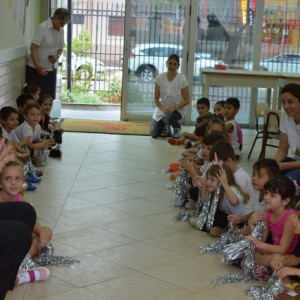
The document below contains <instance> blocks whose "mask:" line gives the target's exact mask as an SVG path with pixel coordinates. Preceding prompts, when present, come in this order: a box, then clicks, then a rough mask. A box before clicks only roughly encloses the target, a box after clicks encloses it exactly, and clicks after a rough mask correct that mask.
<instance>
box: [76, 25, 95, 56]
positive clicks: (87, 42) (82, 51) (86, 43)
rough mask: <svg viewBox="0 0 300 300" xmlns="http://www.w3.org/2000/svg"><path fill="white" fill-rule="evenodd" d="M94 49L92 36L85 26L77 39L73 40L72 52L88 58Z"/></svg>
mask: <svg viewBox="0 0 300 300" xmlns="http://www.w3.org/2000/svg"><path fill="white" fill-rule="evenodd" d="M92 48H93V44H92V36H91V35H90V33H89V32H88V30H87V29H86V28H85V27H84V26H83V27H82V28H81V31H80V33H79V34H78V36H77V37H75V38H73V40H72V51H73V52H74V53H75V54H76V55H77V56H83V57H85V56H87V54H88V52H89V51H91V50H92Z"/></svg>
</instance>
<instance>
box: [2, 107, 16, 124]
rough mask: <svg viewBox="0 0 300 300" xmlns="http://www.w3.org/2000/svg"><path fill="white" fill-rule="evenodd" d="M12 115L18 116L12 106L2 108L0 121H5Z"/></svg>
mask: <svg viewBox="0 0 300 300" xmlns="http://www.w3.org/2000/svg"><path fill="white" fill-rule="evenodd" d="M12 113H15V114H17V115H19V112H18V111H17V110H16V109H15V108H14V107H12V106H4V107H2V108H1V110H0V119H1V121H2V120H4V121H6V120H7V119H8V118H9V116H10V115H11V114H12Z"/></svg>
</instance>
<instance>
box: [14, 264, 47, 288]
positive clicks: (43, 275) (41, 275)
mask: <svg viewBox="0 0 300 300" xmlns="http://www.w3.org/2000/svg"><path fill="white" fill-rule="evenodd" d="M49 276H50V270H49V269H47V268H45V267H38V268H34V269H31V270H21V271H19V273H18V274H17V281H16V285H20V284H23V283H28V282H36V281H44V280H46V279H48V278H49Z"/></svg>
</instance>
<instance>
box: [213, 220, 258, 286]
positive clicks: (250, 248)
mask: <svg viewBox="0 0 300 300" xmlns="http://www.w3.org/2000/svg"><path fill="white" fill-rule="evenodd" d="M255 229H256V230H254V231H253V233H252V234H251V235H252V236H255V237H262V235H263V232H264V224H263V222H262V221H259V222H257V227H256V228H255ZM241 259H243V260H242V262H241V267H242V269H243V271H242V272H239V273H235V274H228V275H223V276H219V277H217V278H215V279H214V280H213V282H212V285H213V286H216V285H221V284H224V283H230V282H236V281H241V282H246V281H249V280H252V279H254V278H255V276H256V275H255V268H256V262H255V246H254V245H253V243H252V241H250V240H241V241H239V242H237V243H234V244H231V245H227V246H225V247H224V250H223V251H222V253H221V260H222V262H224V263H227V264H233V263H236V262H238V261H239V260H241Z"/></svg>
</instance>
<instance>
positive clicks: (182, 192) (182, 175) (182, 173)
mask: <svg viewBox="0 0 300 300" xmlns="http://www.w3.org/2000/svg"><path fill="white" fill-rule="evenodd" d="M174 185H175V188H174V195H173V203H174V206H175V207H183V205H184V204H185V203H186V202H187V201H188V195H189V189H190V187H191V185H190V183H189V176H188V172H187V171H186V170H185V169H184V168H179V176H178V178H177V179H176V181H175V184H174Z"/></svg>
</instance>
